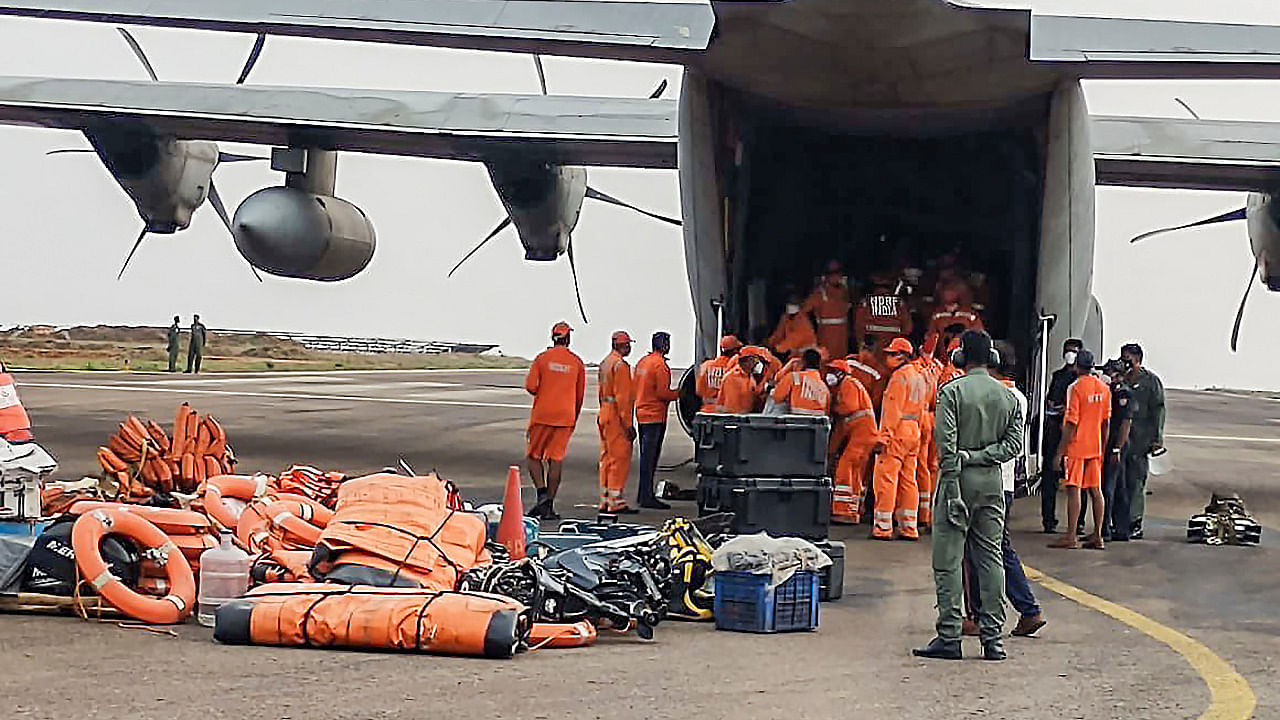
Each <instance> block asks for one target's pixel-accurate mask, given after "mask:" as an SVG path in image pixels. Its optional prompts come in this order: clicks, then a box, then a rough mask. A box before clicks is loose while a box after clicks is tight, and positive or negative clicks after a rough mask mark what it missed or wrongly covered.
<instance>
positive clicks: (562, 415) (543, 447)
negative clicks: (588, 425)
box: [524, 345, 587, 462]
mask: <svg viewBox="0 0 1280 720" xmlns="http://www.w3.org/2000/svg"><path fill="white" fill-rule="evenodd" d="M524 389H525V390H526V391H528V393H529V394H530V395H532V396H533V411H532V412H531V413H529V430H528V433H527V436H526V438H527V440H528V446H527V448H526V451H525V454H526V455H527V456H528V457H530V458H532V459H534V460H544V461H552V462H559V461H561V460H564V456H565V452H566V451H567V450H568V448H569V437H570V436H571V435H573V428H574V426H576V425H577V424H578V416H579V415H581V414H582V398H583V397H584V396H585V394H586V390H587V371H586V368H585V367H584V366H583V364H582V360H581V359H580V358H579V357H578V356H577V355H575V354H574V353H573V351H572V350H570V349H569V348H567V347H564V346H562V345H555V346H552V347H550V348H547V349H546V350H543V351H542V353H540V354H539V355H538V357H536V358H534V361H533V364H532V365H530V366H529V374H528V375H527V376H525V379H524Z"/></svg>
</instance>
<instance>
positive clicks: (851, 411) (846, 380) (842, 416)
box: [826, 360, 879, 525]
mask: <svg viewBox="0 0 1280 720" xmlns="http://www.w3.org/2000/svg"><path fill="white" fill-rule="evenodd" d="M826 380H827V385H828V386H829V387H831V388H832V391H831V392H832V401H831V417H832V437H838V438H839V439H838V441H837V443H838V444H837V445H836V446H835V447H834V448H833V450H834V452H833V455H834V456H835V457H836V460H835V463H834V468H835V475H834V489H833V491H832V494H831V521H832V522H836V523H848V524H851V525H857V524H858V523H859V522H861V520H862V513H861V508H862V484H863V478H864V477H865V475H866V469H867V461H868V460H869V459H870V458H871V450H872V448H874V447H875V444H876V438H877V436H878V435H879V432H878V431H877V429H876V415H875V409H874V408H873V407H872V405H871V395H869V394H868V393H867V389H866V388H864V387H863V386H862V383H860V382H858V380H857V378H856V377H854V376H853V374H852V373H851V372H850V368H849V361H847V360H833V361H832V362H831V364H830V365H828V366H827V377H826Z"/></svg>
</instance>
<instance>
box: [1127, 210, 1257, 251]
mask: <svg viewBox="0 0 1280 720" xmlns="http://www.w3.org/2000/svg"><path fill="white" fill-rule="evenodd" d="M1244 219H1245V209H1244V208H1240V209H1239V210H1232V211H1231V212H1225V213H1222V214H1221V215H1215V216H1213V217H1211V218H1205V219H1204V220H1197V221H1195V222H1193V223H1187V224H1186V225H1178V226H1176V227H1167V228H1160V229H1159V230H1152V231H1150V232H1144V233H1142V234H1141V235H1139V236H1137V237H1135V238H1133V239H1131V240H1130V241H1129V242H1131V243H1136V242H1138V241H1139V240H1146V239H1147V238H1149V237H1152V236H1153V235H1161V234H1163V233H1167V232H1173V231H1174V230H1186V229H1187V228H1193V227H1200V226H1202V225H1212V224H1214V223H1220V222H1230V221H1232V220H1244Z"/></svg>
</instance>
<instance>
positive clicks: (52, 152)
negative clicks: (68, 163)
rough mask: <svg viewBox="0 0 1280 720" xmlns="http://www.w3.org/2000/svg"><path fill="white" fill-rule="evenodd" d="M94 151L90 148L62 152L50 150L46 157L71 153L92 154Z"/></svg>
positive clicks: (61, 150)
mask: <svg viewBox="0 0 1280 720" xmlns="http://www.w3.org/2000/svg"><path fill="white" fill-rule="evenodd" d="M91 152H93V150H91V149H89V148H62V149H60V150H50V151H49V152H47V153H45V155H69V154H71V153H91Z"/></svg>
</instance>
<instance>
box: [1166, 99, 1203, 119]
mask: <svg viewBox="0 0 1280 720" xmlns="http://www.w3.org/2000/svg"><path fill="white" fill-rule="evenodd" d="M1173 101H1174V102H1176V103H1178V104H1179V105H1181V106H1182V109H1183V110H1186V111H1187V112H1189V113H1191V117H1193V118H1195V119H1197V120H1199V119H1200V114H1199V113H1197V112H1196V111H1195V110H1192V109H1191V106H1190V105H1188V104H1187V101H1186V100H1183V99H1182V98H1180V97H1176V98H1174V99H1173Z"/></svg>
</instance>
